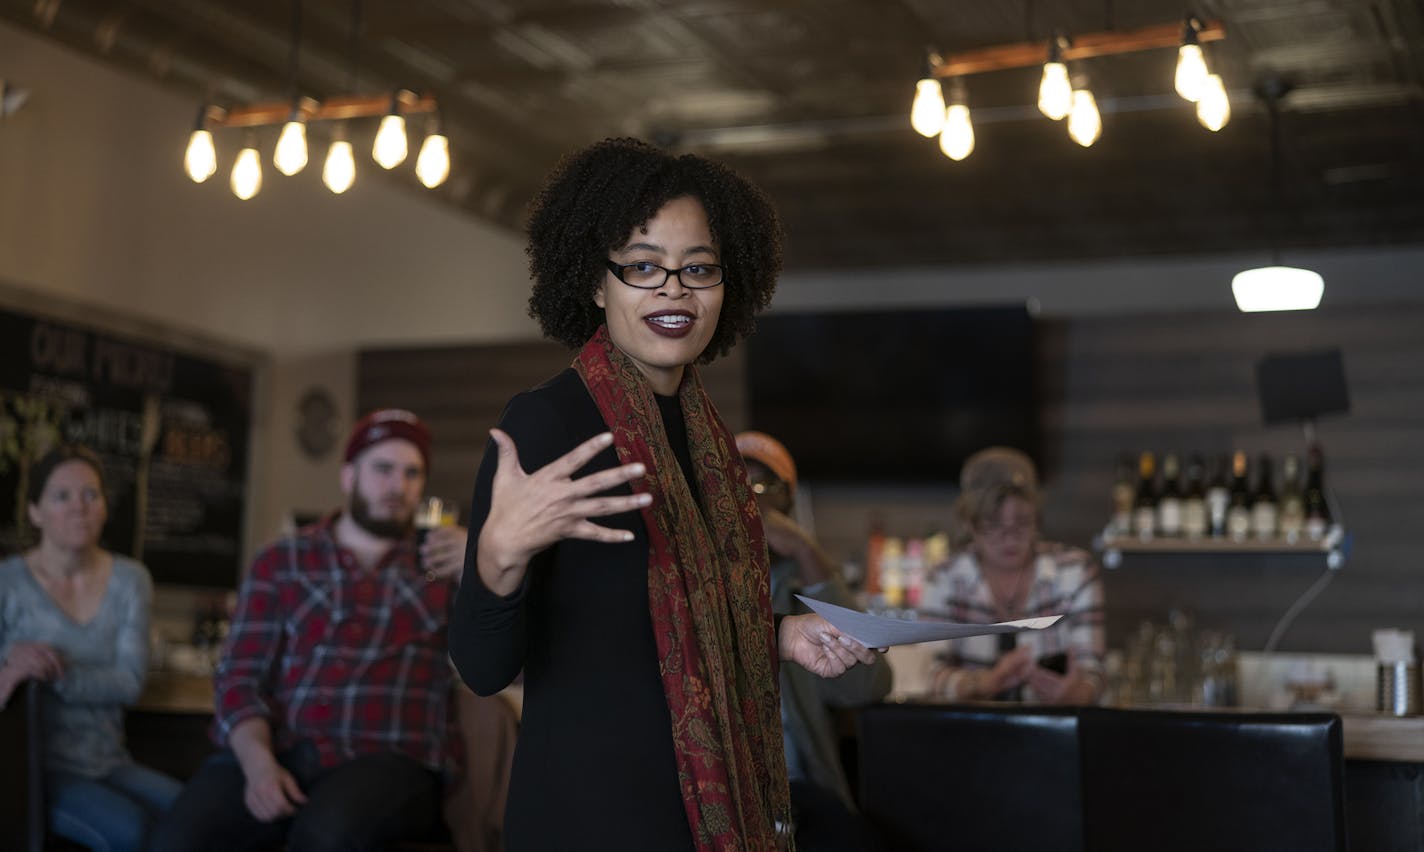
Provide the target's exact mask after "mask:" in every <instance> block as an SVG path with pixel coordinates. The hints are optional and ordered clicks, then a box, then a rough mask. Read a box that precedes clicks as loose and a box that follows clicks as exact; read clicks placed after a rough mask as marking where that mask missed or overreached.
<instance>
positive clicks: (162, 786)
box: [0, 445, 180, 852]
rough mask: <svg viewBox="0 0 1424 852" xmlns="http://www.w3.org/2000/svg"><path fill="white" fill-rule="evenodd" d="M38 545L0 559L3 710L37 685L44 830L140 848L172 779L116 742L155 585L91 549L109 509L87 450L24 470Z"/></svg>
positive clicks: (169, 796)
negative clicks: (26, 687) (24, 687)
mask: <svg viewBox="0 0 1424 852" xmlns="http://www.w3.org/2000/svg"><path fill="white" fill-rule="evenodd" d="M26 497H27V503H28V505H27V507H26V508H27V511H28V515H29V520H30V523H32V524H33V525H34V526H35V527H37V528H38V529H39V531H40V543H39V545H38V546H36V547H35V548H33V549H31V550H29V551H27V552H25V553H23V554H19V555H16V556H12V557H10V558H8V559H5V560H3V561H0V706H3V705H4V704H5V703H6V702H8V701H9V700H10V696H11V695H12V693H13V692H14V691H15V689H16V688H17V687H18V686H19V685H20V684H22V683H23V682H24V681H26V680H36V681H40V682H42V683H43V684H44V687H43V693H42V695H43V698H42V707H43V713H44V736H45V743H44V745H45V749H44V754H45V799H46V802H47V804H48V807H49V824H50V830H51V831H53V832H54V833H55V834H58V835H60V836H62V837H66V838H69V839H70V840H73V841H75V842H77V843H80V844H82V845H85V846H87V847H89V848H91V849H96V850H112V852H119V850H139V849H142V848H144V845H145V843H146V842H147V835H148V830H149V827H150V826H151V825H152V824H153V823H154V822H155V821H156V818H157V816H158V815H159V814H161V813H162V812H163V811H164V810H165V809H166V808H167V807H168V805H169V804H171V803H172V801H173V799H174V798H176V797H177V795H178V791H179V790H180V785H179V783H178V782H177V781H175V780H174V779H172V778H169V777H168V776H166V775H163V774H161V773H159V772H155V771H154V770H152V769H148V768H147V767H143V766H139V765H138V764H136V763H134V762H133V760H132V758H130V757H129V754H128V752H127V750H126V749H125V748H124V735H123V706H124V705H125V704H131V703H133V702H134V701H135V700H137V699H138V696H139V692H140V691H141V690H142V688H143V678H144V671H145V669H146V667H147V664H148V619H149V606H150V604H151V601H152V598H153V583H152V581H151V580H150V579H149V576H148V571H147V570H146V569H145V568H144V567H143V566H142V565H140V564H139V563H137V562H135V561H133V560H131V559H127V558H125V557H123V556H119V555H116V554H114V553H110V552H109V551H106V550H104V549H102V548H101V547H99V534H100V533H101V532H102V531H103V529H104V521H105V520H106V519H107V517H108V510H107V506H106V503H105V499H104V488H103V469H102V467H101V465H100V463H99V459H98V457H96V456H95V455H94V454H93V453H92V452H90V451H89V450H87V449H85V448H83V447H79V446H74V445H69V446H63V447H59V448H58V449H55V450H53V451H51V452H50V453H49V454H48V455H46V456H45V457H44V458H43V459H41V460H40V461H39V462H38V463H37V464H36V465H35V467H34V468H33V469H32V470H31V471H30V481H29V492H28V494H27V495H26Z"/></svg>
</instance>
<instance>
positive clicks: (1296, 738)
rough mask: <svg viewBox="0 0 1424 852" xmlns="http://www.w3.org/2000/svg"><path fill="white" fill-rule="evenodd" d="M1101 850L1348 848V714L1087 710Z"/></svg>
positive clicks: (1087, 780) (1086, 774) (1082, 735)
mask: <svg viewBox="0 0 1424 852" xmlns="http://www.w3.org/2000/svg"><path fill="white" fill-rule="evenodd" d="M1078 737H1079V747H1080V749H1081V752H1082V757H1083V822H1084V827H1085V829H1086V832H1087V834H1086V845H1087V848H1089V849H1091V850H1093V852H1128V850H1131V852H1139V850H1142V849H1153V850H1158V852H1175V850H1181V852H1187V850H1192V852H1196V850H1203V849H1210V850H1213V852H1237V851H1238V850H1239V852H1271V850H1280V852H1339V850H1343V849H1345V786H1344V758H1343V756H1342V740H1341V727H1340V717H1338V716H1334V715H1330V714H1323V713H1286V714H1268V713H1211V712H1206V713H1187V712H1162V711H1145V710H1144V711H1128V710H1085V711H1084V712H1083V713H1082V715H1081V716H1080V717H1079V720H1078Z"/></svg>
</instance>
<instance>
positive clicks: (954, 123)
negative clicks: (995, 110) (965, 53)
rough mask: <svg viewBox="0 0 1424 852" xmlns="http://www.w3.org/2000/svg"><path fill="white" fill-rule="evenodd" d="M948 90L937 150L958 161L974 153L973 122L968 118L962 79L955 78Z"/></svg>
mask: <svg viewBox="0 0 1424 852" xmlns="http://www.w3.org/2000/svg"><path fill="white" fill-rule="evenodd" d="M950 92H951V93H952V94H951V96H950V105H949V108H948V109H946V110H945V112H944V128H943V129H942V130H940V133H939V150H940V152H941V153H943V154H944V155H945V156H946V157H948V158H950V159H951V160H954V161H955V162H958V161H960V160H962V159H964V158H965V157H967V156H969V155H970V154H972V153H974V123H973V122H972V121H970V119H969V105H968V104H967V103H966V98H965V96H964V81H962V80H960V79H958V78H956V79H955V80H954V81H953V83H952V84H951V88H950Z"/></svg>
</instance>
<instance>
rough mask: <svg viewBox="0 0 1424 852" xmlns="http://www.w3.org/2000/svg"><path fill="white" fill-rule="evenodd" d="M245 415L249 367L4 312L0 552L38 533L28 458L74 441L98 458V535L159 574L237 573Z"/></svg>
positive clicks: (225, 579)
mask: <svg viewBox="0 0 1424 852" xmlns="http://www.w3.org/2000/svg"><path fill="white" fill-rule="evenodd" d="M251 417H252V372H251V370H249V369H246V368H243V367H235V366H232V365H230V364H222V363H217V362H214V361H209V360H205V359H203V358H200V357H194V356H192V355H189V354H185V353H179V352H175V351H171V350H169V349H166V348H164V347H163V346H162V345H161V344H155V343H153V342H151V341H147V340H137V339H130V338H125V337H123V336H121V335H117V334H109V333H107V332H103V331H100V330H97V329H94V328H89V327H85V326H82V325H79V324H75V323H70V322H61V321H56V320H51V319H45V318H41V317H32V316H25V315H21V314H15V313H9V312H5V311H0V553H13V552H15V551H18V550H21V549H23V548H24V547H26V546H28V545H29V544H31V543H33V541H34V540H35V537H36V533H35V531H34V530H33V528H31V527H30V526H29V524H28V522H27V519H26V512H25V502H26V501H25V490H26V488H27V483H28V479H29V477H28V474H29V469H30V466H31V465H32V464H33V463H34V462H35V461H36V460H38V459H39V458H40V456H42V455H43V454H44V453H45V452H46V451H47V450H49V449H50V448H51V447H52V446H54V445H55V444H57V443H60V442H67V441H75V442H79V443H83V444H85V445H86V446H88V447H89V448H90V449H92V450H94V451H95V452H96V453H98V454H99V456H100V458H102V459H103V461H104V466H105V471H104V472H105V476H106V483H105V485H106V491H107V495H106V496H107V497H108V506H109V522H108V524H107V525H106V526H105V528H104V537H103V540H102V544H103V546H104V547H105V548H107V549H109V550H113V551H115V552H117V553H124V554H128V555H130V556H133V557H135V558H137V559H139V560H141V561H142V562H143V563H144V564H145V565H147V566H148V569H149V571H150V572H151V573H152V574H153V578H154V580H155V581H156V582H165V583H178V584H183V585H195V586H218V587H228V588H231V587H233V586H235V585H236V583H237V578H238V574H239V567H240V566H239V560H240V559H241V555H242V527H243V524H242V513H243V498H244V494H245V491H246V479H247V453H248V441H249V428H250V423H251Z"/></svg>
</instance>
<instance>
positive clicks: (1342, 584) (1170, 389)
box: [357, 305, 1424, 653]
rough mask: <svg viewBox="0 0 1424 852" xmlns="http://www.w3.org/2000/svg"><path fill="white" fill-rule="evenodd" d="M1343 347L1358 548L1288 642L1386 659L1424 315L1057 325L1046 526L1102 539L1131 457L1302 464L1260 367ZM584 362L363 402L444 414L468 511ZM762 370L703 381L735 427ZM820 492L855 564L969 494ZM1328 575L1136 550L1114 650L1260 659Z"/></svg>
mask: <svg viewBox="0 0 1424 852" xmlns="http://www.w3.org/2000/svg"><path fill="white" fill-rule="evenodd" d="M1330 346H1338V347H1340V348H1341V349H1342V350H1343V351H1344V355H1345V368H1346V374H1347V378H1348V381H1349V384H1350V394H1351V403H1352V411H1351V413H1350V414H1349V415H1347V416H1334V417H1329V418H1326V419H1324V420H1323V421H1322V422H1321V423H1320V424H1319V428H1318V434H1319V438H1320V440H1321V442H1322V444H1323V445H1324V447H1325V451H1326V460H1327V475H1328V478H1329V481H1330V484H1331V487H1332V488H1333V489H1334V491H1335V495H1336V498H1337V500H1338V501H1339V503H1340V505H1341V506H1342V507H1343V510H1344V513H1345V515H1346V521H1347V524H1348V526H1349V528H1350V530H1351V534H1352V538H1353V547H1352V551H1351V553H1350V556H1349V561H1348V563H1347V565H1346V566H1345V568H1344V569H1343V570H1342V571H1341V572H1339V574H1338V575H1336V576H1335V577H1334V578H1333V579H1332V581H1331V583H1330V585H1329V586H1327V587H1326V588H1325V590H1324V591H1323V592H1322V593H1321V594H1320V596H1319V597H1318V598H1317V599H1316V600H1315V601H1314V603H1312V604H1311V605H1310V606H1309V607H1308V608H1307V609H1306V610H1305V611H1304V613H1303V614H1302V615H1301V616H1300V617H1299V618H1298V619H1297V620H1296V622H1295V624H1294V626H1293V627H1292V628H1291V630H1290V631H1289V632H1288V633H1287V634H1286V635H1285V638H1284V641H1283V642H1282V643H1281V646H1280V648H1281V650H1311V651H1321V652H1340V653H1368V652H1369V632H1370V630H1371V629H1373V628H1375V627H1380V626H1398V627H1408V628H1413V629H1415V630H1416V631H1417V632H1418V633H1419V634H1420V635H1421V636H1424V306H1418V305H1412V306H1397V307H1371V308H1352V309H1348V310H1331V309H1329V308H1328V307H1327V308H1326V309H1322V310H1319V311H1314V312H1308V313H1293V314H1276V315H1254V316H1248V315H1242V314H1239V313H1235V312H1227V311H1222V312H1213V313H1203V314H1189V315H1181V314H1178V315H1164V314H1153V315H1145V316H1117V317H1103V318H1072V319H1056V320H1045V321H1044V322H1043V324H1042V335H1041V337H1040V360H1041V363H1042V373H1041V381H1040V385H1041V387H1040V391H1041V395H1042V409H1041V416H1042V418H1043V428H1044V448H1043V456H1044V467H1045V470H1044V482H1045V487H1044V496H1045V510H1044V526H1045V531H1046V533H1047V534H1048V535H1049V536H1050V537H1052V538H1055V539H1058V540H1062V541H1067V542H1072V543H1076V544H1082V545H1086V544H1087V543H1088V542H1089V541H1091V540H1092V538H1093V536H1094V535H1095V534H1096V533H1097V532H1098V531H1099V530H1100V529H1101V527H1102V525H1103V523H1104V521H1105V520H1106V517H1107V511H1108V509H1107V507H1108V491H1109V488H1110V485H1111V482H1112V477H1113V473H1114V470H1113V466H1114V462H1115V460H1116V459H1117V457H1118V456H1119V455H1121V454H1122V453H1124V452H1129V453H1136V452H1138V451H1140V450H1142V449H1153V450H1156V451H1158V452H1159V453H1160V452H1163V451H1167V450H1175V451H1177V452H1182V453H1191V452H1197V451H1200V452H1202V453H1204V454H1207V455H1208V456H1212V455H1216V454H1218V453H1222V452H1228V451H1230V450H1232V449H1235V448H1240V449H1243V450H1246V451H1247V452H1250V453H1256V452H1261V451H1266V452H1270V453H1271V454H1272V455H1274V456H1276V457H1277V459H1279V458H1280V457H1281V456H1283V455H1284V454H1285V453H1288V452H1299V451H1301V450H1302V449H1303V447H1304V439H1303V437H1302V433H1301V430H1300V429H1299V428H1298V427H1294V426H1281V427H1272V428H1269V429H1267V428H1265V427H1263V426H1261V425H1260V423H1261V421H1260V413H1259V407H1258V403H1257V400H1256V391H1255V364H1256V361H1257V360H1258V359H1259V358H1260V357H1261V356H1262V355H1263V354H1266V353H1268V352H1289V351H1298V350H1303V349H1314V348H1322V347H1330ZM571 357H572V356H571V353H568V352H566V351H565V350H564V349H562V347H558V346H555V345H552V344H500V345H481V346H458V347H441V348H422V349H402V350H373V351H368V352H363V353H362V354H361V357H360V361H359V367H358V394H357V396H358V400H359V402H360V406H361V409H362V410H367V409H369V408H372V407H375V406H378V405H400V406H404V407H407V408H411V409H413V410H415V411H417V412H419V413H421V415H422V416H423V417H426V418H427V419H428V420H429V421H430V423H431V428H432V430H433V431H434V432H435V440H436V461H435V469H434V471H433V474H432V482H431V492H432V493H438V494H442V495H447V496H450V497H452V498H454V499H457V500H458V501H459V502H460V503H461V504H462V505H467V504H468V500H469V489H470V485H471V482H472V480H473V475H474V471H475V469H476V467H477V466H478V464H479V459H480V456H481V454H482V453H483V451H484V442H485V435H486V433H487V430H488V428H489V427H490V426H491V425H493V424H494V423H495V422H496V421H497V419H498V417H499V413H500V411H501V410H502V408H503V406H504V403H505V402H506V401H507V400H508V398H509V397H510V396H512V395H513V394H514V393H516V392H518V391H519V390H522V389H524V388H527V387H531V386H533V385H535V384H537V383H538V382H540V381H542V380H543V379H544V378H546V377H548V376H550V375H553V374H554V373H555V372H557V371H558V370H560V369H562V368H563V367H564V366H566V365H567V363H568V362H569V360H570V358H571ZM744 369H745V365H744V362H743V361H742V359H741V357H740V355H739V354H738V353H733V355H732V356H731V357H729V358H727V359H723V360H722V361H719V362H717V363H716V364H714V365H712V366H711V367H708V368H705V369H704V377H705V380H706V381H707V384H708V386H709V388H710V389H711V392H712V394H713V397H714V399H715V400H716V401H717V404H718V406H719V409H720V410H721V412H722V414H723V417H724V418H725V419H726V420H727V422H728V424H729V425H730V426H731V427H732V428H733V429H738V428H744V427H745V426H746V425H748V424H747V417H746V408H745V388H744V381H743V371H744ZM890 437H891V439H893V436H890ZM792 450H793V452H794V447H793V448H792ZM1278 475H1279V474H1278ZM804 492H805V493H804V501H803V502H804V503H806V504H807V505H806V506H804V507H803V509H806V508H809V510H810V513H809V514H810V515H811V516H813V518H814V522H815V526H816V529H817V531H818V534H819V536H820V538H821V541H822V543H823V545H824V546H825V547H826V549H827V551H828V552H829V553H830V554H831V555H832V556H834V557H835V558H837V559H842V560H845V561H848V562H855V561H858V560H859V559H860V556H861V553H862V550H863V546H864V537H865V534H866V531H867V530H868V528H869V524H870V520H871V517H872V516H874V515H879V516H881V517H882V518H883V520H884V522H885V524H886V526H887V528H888V530H889V531H890V532H891V533H893V534H899V535H923V534H925V533H926V532H927V531H928V530H931V529H933V528H935V527H938V526H942V525H943V524H944V523H945V522H946V521H947V518H948V513H949V506H950V503H951V502H952V500H953V498H954V494H955V491H954V487H953V483H947V484H946V485H945V486H944V487H924V486H920V487H915V488H905V487H898V486H895V485H894V484H887V485H883V486H874V487H872V486H854V487H852V486H842V485H834V484H829V483H806V485H805V487H804ZM1323 571H1324V566H1323V560H1320V559H1318V558H1313V557H1288V558H1287V557H1273V558H1230V559H1223V558H1206V557H1195V556H1193V557H1174V558H1158V559H1155V560H1144V559H1140V558H1131V557H1130V558H1129V559H1128V560H1126V561H1125V562H1124V564H1123V566H1122V567H1121V568H1119V569H1117V570H1115V571H1111V572H1108V575H1107V577H1108V579H1107V596H1108V601H1109V608H1108V609H1109V619H1108V631H1109V642H1110V644H1112V645H1114V646H1118V645H1121V644H1122V642H1123V640H1124V638H1125V637H1126V636H1127V635H1129V633H1130V631H1132V630H1133V629H1134V628H1135V627H1136V625H1137V624H1138V623H1139V622H1140V621H1142V620H1143V619H1149V618H1150V619H1156V620H1161V619H1162V618H1163V617H1164V615H1165V613H1166V610H1167V608H1168V607H1169V606H1181V607H1184V608H1186V609H1187V610H1188V611H1190V612H1192V613H1193V614H1194V615H1195V616H1196V619H1197V621H1198V623H1199V624H1201V625H1203V626H1210V627H1217V628H1223V629H1228V630H1231V631H1233V632H1234V633H1235V634H1236V635H1237V637H1238V640H1239V642H1240V644H1241V646H1242V647H1244V648H1247V649H1259V648H1260V647H1261V646H1262V645H1263V644H1264V643H1265V641H1266V638H1267V636H1268V635H1269V633H1270V631H1271V628H1272V627H1273V626H1274V625H1275V623H1276V620H1277V619H1278V618H1279V617H1280V615H1281V614H1282V613H1284V612H1285V610H1286V609H1287V607H1289V606H1290V605H1291V603H1292V602H1293V601H1295V600H1296V598H1297V597H1298V596H1299V595H1300V594H1301V593H1302V592H1303V591H1305V590H1306V589H1307V588H1308V587H1309V586H1310V585H1311V583H1313V582H1314V581H1315V580H1316V579H1317V578H1318V577H1319V576H1320V574H1321V573H1322V572H1323Z"/></svg>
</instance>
